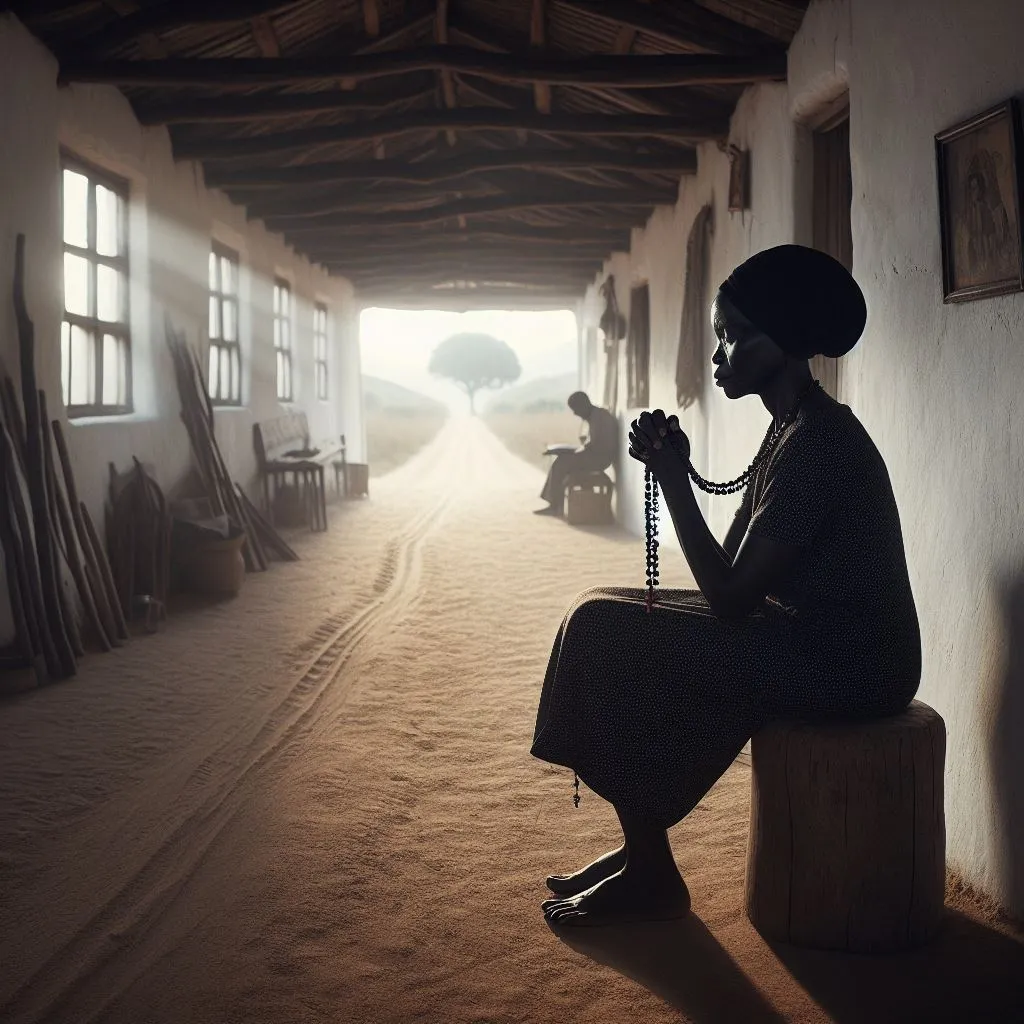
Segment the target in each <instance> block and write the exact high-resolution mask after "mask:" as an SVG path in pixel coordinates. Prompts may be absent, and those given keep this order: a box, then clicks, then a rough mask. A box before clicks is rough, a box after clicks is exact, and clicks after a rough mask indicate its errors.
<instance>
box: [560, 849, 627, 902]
mask: <svg viewBox="0 0 1024 1024" xmlns="http://www.w3.org/2000/svg"><path fill="white" fill-rule="evenodd" d="M625 866H626V848H625V846H620V847H619V848H618V849H617V850H609V851H608V852H607V853H603V854H601V856H600V857H598V858H597V860H594V861H591V862H590V863H589V864H588V865H587V866H586V867H585V868H580V870H579V871H574V872H573V873H572V874H571V875H548V877H547V887H548V888H549V889H550V890H551V891H552V892H553V893H554V894H555V895H556V896H577V895H578V894H579V893H581V892H584V891H586V890H587V889H590V888H592V887H593V886H595V885H597V883H598V882H603V881H604V880H605V879H606V878H609V877H610V876H612V875H614V874H617V873H618V872H620V871H621V870H622V869H623V868H624V867H625Z"/></svg>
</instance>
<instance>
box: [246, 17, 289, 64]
mask: <svg viewBox="0 0 1024 1024" xmlns="http://www.w3.org/2000/svg"><path fill="white" fill-rule="evenodd" d="M249 31H250V32H251V33H252V38H253V40H254V41H255V43H256V46H257V47H258V49H259V51H260V53H261V54H262V55H263V56H264V57H280V56H281V44H280V43H279V42H278V39H277V33H276V32H275V31H274V26H273V23H272V22H271V20H270V16H269V15H267V14H260V15H257V16H256V17H255V18H252V19H250V21H249Z"/></svg>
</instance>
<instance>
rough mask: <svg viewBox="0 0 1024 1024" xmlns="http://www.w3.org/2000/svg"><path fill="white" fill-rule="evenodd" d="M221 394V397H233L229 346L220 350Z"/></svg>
mask: <svg viewBox="0 0 1024 1024" xmlns="http://www.w3.org/2000/svg"><path fill="white" fill-rule="evenodd" d="M220 394H221V398H223V399H225V400H227V399H229V398H231V353H230V352H229V350H228V349H227V348H221V350H220Z"/></svg>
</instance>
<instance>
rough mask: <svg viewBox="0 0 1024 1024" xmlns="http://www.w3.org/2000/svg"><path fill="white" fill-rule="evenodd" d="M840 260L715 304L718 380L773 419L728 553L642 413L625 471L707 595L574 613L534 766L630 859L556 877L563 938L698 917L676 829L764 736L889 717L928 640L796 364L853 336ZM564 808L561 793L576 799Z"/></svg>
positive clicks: (674, 441) (858, 311)
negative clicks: (584, 794) (546, 767)
mask: <svg viewBox="0 0 1024 1024" xmlns="http://www.w3.org/2000/svg"><path fill="white" fill-rule="evenodd" d="M866 316H867V312H866V307H865V303H864V298H863V295H862V293H861V290H860V288H859V287H858V285H857V284H856V282H855V281H854V280H853V278H852V277H851V276H850V274H849V273H848V272H847V271H846V270H845V268H843V267H842V266H841V265H840V264H839V263H838V262H836V261H835V260H833V259H832V258H831V257H829V256H827V255H825V254H824V253H821V252H817V251H816V250H813V249H807V248H804V247H802V246H796V245H784V246H778V247H776V248H773V249H768V250H765V251H764V252H760V253H758V254H757V255H755V256H753V257H751V258H750V259H749V260H747V261H746V262H745V263H743V264H742V265H741V266H739V267H738V268H737V269H736V270H735V271H734V272H733V274H732V275H731V276H730V277H729V278H728V280H727V281H725V282H724V283H723V284H722V286H721V288H720V289H719V292H718V295H717V297H716V299H715V302H714V304H713V306H712V321H713V324H714V329H715V334H716V336H717V338H718V341H719V344H718V347H717V349H716V351H715V354H714V357H713V362H714V364H715V367H716V370H715V382H716V384H717V385H718V386H719V387H720V388H721V389H722V391H723V392H724V393H725V395H726V396H727V397H728V398H730V399H739V398H742V397H744V396H747V395H757V396H759V397H760V399H761V401H762V402H763V403H764V405H765V407H766V408H767V410H768V412H769V413H770V414H771V415H772V426H771V427H770V428H769V432H768V435H767V437H766V440H765V444H764V445H762V448H761V451H760V452H759V453H758V455H757V457H756V458H755V460H754V463H753V464H752V465H751V467H750V470H749V471H748V474H745V477H746V478H747V479H746V487H745V490H744V494H743V499H742V502H741V504H740V507H739V511H738V512H737V514H736V518H735V520H734V521H733V523H732V526H731V527H730V528H729V530H728V533H727V535H726V537H725V539H724V541H723V542H722V543H721V544H719V543H718V541H717V540H716V539H715V538H714V537H713V536H712V534H711V531H710V530H709V528H708V526H707V524H706V522H705V520H704V518H703V516H702V515H701V512H700V509H699V506H698V504H697V500H696V498H695V496H694V493H693V489H692V487H691V482H690V481H691V470H692V467H691V466H690V463H689V441H688V439H687V438H686V435H685V434H684V433H683V432H682V431H681V429H680V427H679V422H678V420H677V419H676V417H675V416H668V417H666V415H665V414H664V413H663V412H662V411H661V410H658V409H656V410H653V411H651V412H645V413H643V414H642V415H641V416H640V417H639V418H638V419H637V420H635V421H634V422H633V424H632V429H631V432H630V437H629V444H630V447H629V454H630V455H631V456H632V457H633V458H635V459H637V460H639V461H641V462H642V463H643V464H644V466H645V467H646V468H647V469H649V470H650V472H651V474H652V475H653V476H654V477H655V478H656V480H657V482H658V485H659V486H660V489H661V492H662V494H663V497H664V501H665V504H666V505H667V506H668V510H669V512H670V514H671V517H672V522H673V525H674V527H675V532H676V536H677V538H678V540H679V543H680V546H681V547H682V550H683V553H684V555H685V557H686V560H687V562H688V563H689V566H690V570H691V572H692V574H693V577H694V579H695V581H696V583H697V586H698V587H699V590H695V591H680V590H676V591H672V590H666V591H663V592H661V593H660V594H659V596H658V600H657V602H656V603H655V604H654V605H653V606H652V607H651V609H650V611H649V612H648V610H647V607H646V602H645V592H644V591H642V590H639V589H627V588H600V589H594V590H589V591H586V592H584V593H583V594H581V595H579V597H578V598H577V599H576V601H575V602H574V604H573V605H572V607H571V608H570V609H569V611H568V613H567V615H566V616H565V619H564V620H563V622H562V625H561V628H560V629H559V631H558V635H557V637H556V639H555V642H554V646H553V648H552V652H551V657H550V660H549V663H548V668H547V673H546V676H545V679H544V686H543V690H542V693H541V698H540V706H539V709H538V714H537V725H536V730H535V733H534V741H533V747H532V753H533V754H534V755H535V756H536V757H538V758H541V759H543V760H545V761H548V762H551V763H553V764H558V765H563V766H566V767H568V768H571V769H574V770H575V772H577V773H578V775H579V778H580V779H582V780H583V782H585V783H586V785H587V786H588V787H589V788H590V789H591V790H593V791H594V792H595V793H597V794H598V795H599V796H601V797H603V798H604V799H605V800H607V801H609V802H610V803H611V804H612V805H613V807H614V809H615V811H616V813H617V815H618V818H619V822H620V824H621V827H622V833H623V841H622V843H621V844H620V845H619V846H617V847H615V848H614V849H612V850H610V851H609V852H608V853H606V854H604V855H603V856H601V857H599V858H598V859H597V860H595V861H593V862H592V863H590V864H588V865H587V866H586V867H583V868H580V869H579V870H576V871H574V872H572V873H571V874H564V875H552V876H550V877H549V878H548V880H547V884H548V887H549V888H550V889H551V890H552V892H553V893H554V898H552V899H550V900H547V901H546V902H545V903H544V904H543V907H544V912H545V915H546V916H547V918H548V920H549V921H550V922H552V923H553V924H557V925H559V926H580V925H582V926H587V925H599V924H607V923H612V922H622V921H633V920H654V919H665V918H673V917H679V916H682V915H683V914H685V913H686V912H687V911H688V909H689V905H690V897H689V893H688V891H687V888H686V883H685V882H684V880H683V878H682V877H681V875H680V874H679V871H678V869H677V868H676V864H675V861H674V859H673V856H672V850H671V847H670V845H669V839H668V833H667V830H668V829H669V828H670V827H671V826H673V825H674V824H676V823H677V822H678V821H680V820H681V819H682V818H683V817H685V816H686V815H687V814H688V813H689V812H690V811H691V810H692V809H693V807H694V806H696V804H697V803H698V801H699V800H700V799H701V798H702V797H703V795H704V794H705V793H706V792H707V791H708V790H709V789H710V788H711V786H712V785H713V784H714V782H715V781H716V780H717V779H718V778H719V776H721V775H722V774H723V773H724V772H725V770H726V769H727V768H728V767H729V765H730V764H731V763H732V761H733V760H734V758H735V757H736V755H737V754H738V753H739V751H740V750H741V749H742V748H743V746H744V744H745V743H746V742H747V740H748V739H750V737H751V736H752V735H753V734H754V733H755V732H757V731H758V730H759V729H760V728H761V727H762V726H763V725H764V724H765V723H766V722H767V721H769V720H770V719H772V718H776V717H787V718H812V719H844V718H857V717H871V716H884V715H890V714H897V713H899V712H900V711H902V710H903V709H904V708H905V707H906V706H907V704H909V702H910V700H911V699H912V698H913V696H914V693H915V692H916V690H917V686H918V683H919V680H920V674H921V641H920V632H919V629H918V621H917V612H916V609H915V605H914V599H913V595H912V593H911V588H910V580H909V576H908V571H907V563H906V556H905V553H904V546H903V537H902V532H901V529H900V521H899V514H898V512H897V508H896V501H895V498H894V495H893V491H892V486H891V484H890V481H889V475H888V472H887V470H886V467H885V463H884V462H883V460H882V457H881V455H880V454H879V452H878V450H877V448H876V447H875V445H874V444H873V443H872V441H871V439H870V437H869V436H868V434H867V432H866V431H865V429H864V427H863V426H862V425H861V424H860V422H859V421H858V420H857V418H856V416H854V414H853V413H852V412H851V411H850V409H849V408H848V407H847V406H845V405H841V404H839V403H838V402H836V401H834V400H833V399H832V398H830V397H829V396H828V395H826V394H825V393H824V392H823V391H822V390H821V388H820V387H818V386H817V382H816V381H814V380H813V378H812V377H811V373H810V369H809V367H808V360H809V359H810V358H811V357H813V356H815V355H818V354H823V355H827V356H830V357H837V356H840V355H843V354H844V353H846V352H848V351H849V350H850V349H851V348H852V347H853V346H854V345H855V344H856V342H857V341H858V339H859V338H860V335H861V333H862V332H863V329H864V325H865V321H866ZM567 800H568V794H567Z"/></svg>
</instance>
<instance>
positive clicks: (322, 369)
mask: <svg viewBox="0 0 1024 1024" xmlns="http://www.w3.org/2000/svg"><path fill="white" fill-rule="evenodd" d="M313 359H314V364H315V366H316V397H317V398H319V399H320V401H321V402H326V401H327V307H326V306H325V305H324V304H323V303H322V302H318V303H317V304H316V306H315V307H314V309H313Z"/></svg>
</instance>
